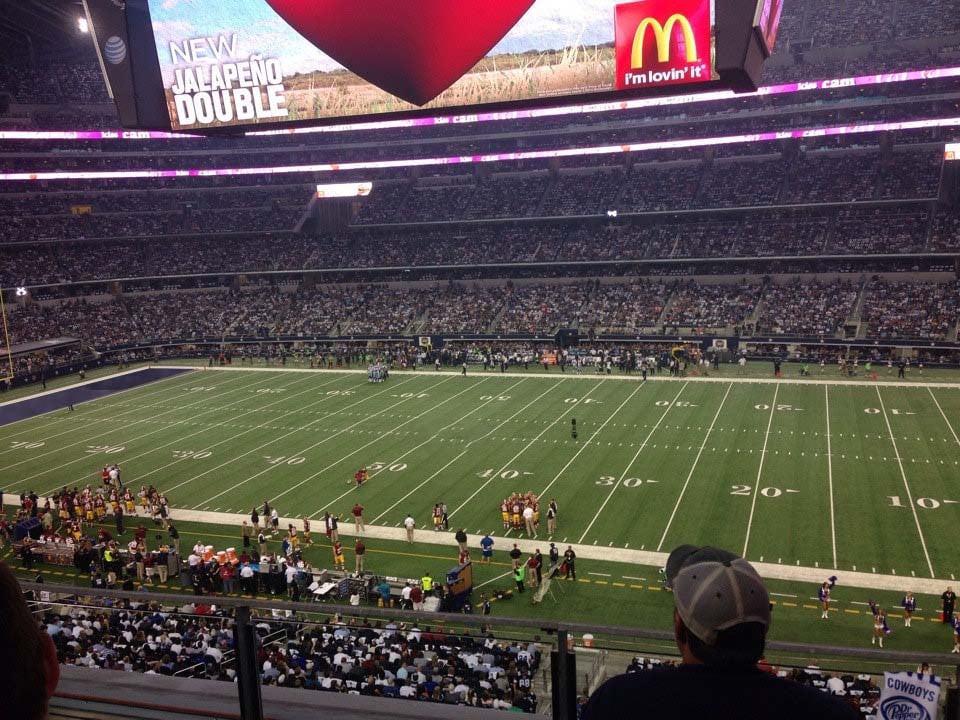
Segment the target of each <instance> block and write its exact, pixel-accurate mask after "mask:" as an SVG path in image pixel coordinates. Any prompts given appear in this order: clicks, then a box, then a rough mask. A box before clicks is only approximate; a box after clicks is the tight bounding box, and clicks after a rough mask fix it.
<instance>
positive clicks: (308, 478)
mask: <svg viewBox="0 0 960 720" xmlns="http://www.w3.org/2000/svg"><path fill="white" fill-rule="evenodd" d="M484 382H486V380H485V379H484V380H481V381H480V382H479V383H476V384H475V385H471V386H470V387H467V388H464V389H463V390H461V391H460V392H458V393H455V394H453V395H451V396H450V397H448V398H447V399H446V400H443V401H442V402H440V403H438V404H436V405H434V406H433V407H430V408H427V409H426V410H424V411H423V412H421V413H419V414H417V415H413V416H411V417H410V419H409V420H404V421H403V422H402V423H400V424H399V425H397V426H396V427H395V428H391V429H390V430H387V431H385V432H382V433H379V434H378V435H377V437H375V438H374V439H373V440H371V441H370V442H368V443H364V444H363V445H361V446H360V447H358V448H356V449H355V450H353V451H351V452H349V453H347V454H346V455H344V456H343V457H342V458H339V459H338V460H335V461H334V462H332V463H330V464H329V465H327V466H326V467H325V468H323V469H322V470H318V471H317V472H315V473H313V475H310V476H308V477H306V478H304V479H303V480H301V481H300V482H298V483H295V484H294V485H291V486H290V487H288V488H287V489H286V490H284V491H283V492H282V493H280V494H279V495H275V496H274V497H273V498H272V499H273V500H277V499H279V498H281V497H283V496H284V495H286V494H287V493H289V492H291V491H293V490H296V489H297V488H299V487H301V486H302V485H304V484H306V483H308V482H309V481H311V480H313V479H314V478H317V477H319V476H320V475H322V474H323V473H325V472H326V471H327V470H330V469H331V468H333V467H336V466H337V465H339V464H340V463H342V462H343V461H345V460H346V459H347V458H350V457H353V456H354V455H356V454H357V453H358V452H360V451H361V450H364V449H366V448H368V447H370V446H371V445H373V444H375V443H378V442H380V441H382V440H383V439H384V438H385V437H386V436H388V435H391V434H393V433H394V432H396V431H397V430H399V429H400V428H402V427H403V426H404V425H408V424H410V423H412V422H413V421H414V420H418V419H419V418H422V417H423V416H424V415H428V414H430V413H432V412H434V411H435V410H436V409H437V408H439V407H442V406H443V405H446V404H447V403H448V402H450V401H451V400H454V399H456V398H458V397H460V396H461V395H463V394H464V393H467V392H470V391H472V390H475V389H476V388H477V387H478V386H479V385H482V384H483V383H484ZM440 384H441V385H442V384H443V383H440ZM424 444H426V443H425V442H424V443H421V445H424ZM405 454H406V453H405ZM400 457H401V458H402V457H404V455H401V456H400ZM398 459H399V458H398ZM394 462H396V461H394ZM392 464H393V463H390V464H388V465H385V466H384V468H382V469H381V470H380V472H382V470H383V469H386V468H388V467H390V465H392ZM354 489H355V488H351V489H350V490H348V491H347V492H345V493H344V494H343V495H341V496H340V498H343V497H346V496H347V495H349V494H350V492H352V491H353V490H354ZM340 498H337V500H339V499H340ZM334 502H336V501H334ZM319 512H320V510H318V511H317V513H319ZM317 513H315V514H317Z"/></svg>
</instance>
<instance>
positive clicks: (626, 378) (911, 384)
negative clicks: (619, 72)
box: [150, 363, 960, 390]
mask: <svg viewBox="0 0 960 720" xmlns="http://www.w3.org/2000/svg"><path fill="white" fill-rule="evenodd" d="M150 367H171V368H177V369H184V368H189V369H192V370H205V371H211V372H288V373H311V374H313V375H317V374H319V373H324V372H336V373H343V374H348V373H352V374H354V375H360V374H363V375H365V374H366V372H367V371H366V370H365V369H359V370H354V369H345V368H340V369H337V370H326V369H313V370H311V369H308V368H274V367H212V368H211V367H207V366H206V365H176V364H172V365H165V364H162V363H158V364H156V365H151V366H150ZM402 372H403V373H406V372H409V373H410V374H413V375H421V376H425V375H426V374H427V373H420V372H417V371H402ZM397 374H401V372H398V373H397ZM429 375H430V376H440V375H454V376H460V370H441V371H439V372H435V371H430V373H429ZM471 377H483V375H476V374H471ZM495 377H500V378H535V379H540V380H554V379H556V378H557V377H558V376H557V375H556V374H555V373H554V374H551V373H542V372H526V373H521V372H506V373H497V374H496V375H495ZM599 377H600V376H598V375H593V374H587V375H565V376H563V379H565V380H590V381H596V380H597V379H599ZM604 379H605V380H613V381H619V382H634V383H640V382H644V381H643V380H642V378H641V377H640V376H639V375H606V376H604ZM647 381H652V382H662V383H670V382H673V383H681V382H682V383H687V382H702V383H719V384H723V383H736V384H739V385H779V384H781V383H787V384H789V385H851V386H856V387H868V388H869V387H872V386H873V385H874V384H875V383H874V382H873V381H871V380H829V379H826V378H823V379H813V378H811V379H805V378H804V379H802V378H795V379H794V378H788V379H784V378H779V379H777V378H767V377H762V378H745V377H723V376H709V377H703V376H698V377H696V378H689V377H683V378H676V377H671V376H668V375H665V376H656V375H652V376H649V377H648V378H647ZM882 384H883V386H884V387H897V388H925V387H931V388H952V389H955V390H956V389H960V383H955V382H926V381H924V382H920V381H906V380H904V381H899V380H889V381H884V382H883V383H882Z"/></svg>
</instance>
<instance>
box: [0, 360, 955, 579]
mask: <svg viewBox="0 0 960 720" xmlns="http://www.w3.org/2000/svg"><path fill="white" fill-rule="evenodd" d="M727 372H728V373H730V374H733V372H734V371H733V370H729V371H727ZM814 379H815V380H816V379H817V378H814ZM714 380H716V378H714ZM885 385H886V387H885ZM573 418H576V420H577V427H578V430H579V438H578V439H577V440H573V439H572V438H571V434H570V421H571V419H573ZM958 429H960V389H958V388H957V387H951V386H942V385H941V386H939V387H928V386H926V385H924V384H922V383H915V384H914V385H913V386H911V387H899V386H893V382H892V380H891V379H887V378H886V377H882V378H881V380H880V382H879V383H876V384H871V383H858V384H836V383H834V384H828V383H822V382H814V383H809V384H800V383H797V382H793V381H784V382H780V383H774V382H769V381H764V382H760V381H749V380H745V379H742V378H734V377H731V378H730V379H729V381H727V380H726V379H723V381H722V382H705V381H703V380H701V379H691V380H689V381H683V380H680V381H663V378H657V379H655V380H653V381H650V382H647V383H641V382H639V381H638V380H636V379H634V380H632V381H626V380H623V379H618V378H616V377H611V378H605V379H604V378H599V377H597V376H594V375H584V376H580V377H577V376H574V375H571V374H567V375H563V376H561V375H560V374H559V373H558V372H555V373H553V374H550V375H547V376H542V375H540V376H537V375H526V376H519V375H518V376H502V375H500V374H499V373H493V372H490V373H488V374H486V375H484V374H483V373H482V372H479V371H471V372H470V374H469V375H468V376H467V377H466V378H463V377H460V376H459V375H456V374H445V373H434V372H433V371H424V372H419V373H406V374H395V375H394V376H392V377H391V378H390V380H389V381H388V382H387V383H384V384H377V385H373V384H369V383H367V381H366V377H365V375H362V374H348V373H327V372H323V373H299V372H284V371H275V372H263V371H258V372H249V371H248V372H242V371H224V372H220V371H198V372H195V373H191V374H189V375H186V376H181V377H178V378H175V379H170V380H166V381H162V382H158V383H154V384H151V385H148V386H145V387H143V388H140V389H138V390H133V391H128V392H125V393H121V394H118V395H115V396H112V397H108V398H105V399H103V400H99V401H96V402H91V403H87V404H84V405H81V406H78V407H77V410H76V411H75V412H73V413H67V412H65V411H63V412H56V413H52V414H48V415H44V416H41V417H37V418H33V419H31V420H27V421H23V422H20V423H15V424H12V425H8V426H5V427H3V428H0V483H2V485H3V487H4V490H5V491H6V492H8V493H11V492H19V491H21V490H30V489H32V490H35V491H37V492H38V493H39V494H40V495H45V494H49V493H51V492H52V491H54V490H56V489H57V488H60V487H62V486H63V485H66V484H69V485H78V484H79V485H82V484H85V483H94V482H96V481H97V480H98V477H99V470H100V468H101V467H102V466H103V465H104V464H106V463H107V462H117V463H119V464H120V465H121V467H122V468H123V474H124V479H125V481H126V482H127V483H129V484H132V485H134V486H139V485H140V484H141V483H152V484H153V485H155V486H156V487H157V488H159V489H160V490H162V491H164V492H166V494H167V496H168V497H169V499H170V503H171V505H172V506H173V507H174V508H180V509H191V510H198V511H207V512H210V513H216V512H220V513H225V512H235V513H249V511H250V509H251V508H252V507H253V506H254V505H257V504H260V503H262V502H263V500H264V499H270V500H271V503H272V504H275V505H276V506H277V507H278V509H279V510H280V512H281V515H283V516H288V517H296V518H300V517H312V518H319V517H321V516H322V514H323V512H324V511H325V510H331V511H333V512H335V513H341V514H344V515H346V514H347V512H348V510H349V508H350V507H351V506H352V505H353V503H354V501H355V499H357V498H360V499H361V501H362V503H363V504H364V506H365V507H366V513H365V514H366V517H367V521H368V523H371V524H373V525H381V526H387V527H397V526H399V525H400V523H401V521H402V519H403V517H404V516H405V515H406V514H407V513H411V514H413V516H414V517H415V518H416V519H417V521H418V523H419V526H420V527H421V528H424V527H427V526H428V525H429V523H430V511H431V508H432V506H433V504H434V503H435V502H440V501H443V502H446V503H447V505H448V507H449V508H450V513H451V523H452V525H454V526H463V527H464V528H466V529H467V531H468V532H470V533H474V532H482V531H487V530H490V531H495V532H496V537H502V536H503V535H504V530H503V528H502V525H501V521H500V515H499V502H500V499H501V498H502V497H504V496H505V495H507V494H509V493H510V492H513V491H516V490H519V491H526V490H533V491H534V492H536V493H538V494H539V495H541V496H542V497H544V498H550V497H555V498H556V499H557V502H558V503H559V506H560V519H559V529H558V533H557V536H556V537H555V538H553V539H554V540H555V541H557V542H563V543H579V544H581V545H587V546H592V545H596V546H598V547H608V548H614V549H618V550H622V549H626V550H645V551H657V550H659V551H664V552H665V551H669V550H670V549H671V548H672V547H674V546H676V545H678V544H681V543H688V542H689V543H711V544H716V545H720V546H723V547H727V548H730V549H732V550H735V551H737V552H743V553H744V554H745V555H746V557H747V558H749V559H750V560H754V561H760V562H766V563H779V564H783V565H801V566H804V567H809V568H814V567H818V568H834V567H836V568H838V569H840V570H857V571H860V572H874V573H879V574H884V575H897V576H906V577H913V576H915V577H917V578H931V577H936V578H941V579H945V580H950V579H952V578H953V577H954V573H955V572H957V569H956V565H957V562H956V553H955V551H954V548H953V545H954V538H953V532H954V531H955V528H956V527H957V521H958V519H960V510H958V508H957V507H956V506H957V505H958V504H960V486H958V485H960V440H958V436H957V431H958ZM361 465H365V466H367V467H368V468H369V469H370V475H371V479H370V482H369V483H368V484H367V485H365V486H364V487H363V488H361V489H359V490H358V489H356V488H355V486H354V485H353V484H352V483H351V478H352V475H353V472H354V471H355V470H356V469H357V468H358V467H360V466H361ZM212 517H213V516H212ZM543 530H545V528H543ZM510 535H511V536H516V535H517V533H516V532H515V531H513V532H511V533H510ZM543 537H544V535H541V538H543ZM501 549H502V548H501Z"/></svg>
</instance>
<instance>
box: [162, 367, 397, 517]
mask: <svg viewBox="0 0 960 720" xmlns="http://www.w3.org/2000/svg"><path fill="white" fill-rule="evenodd" d="M413 379H414V378H410V379H409V380H405V381H404V382H403V383H400V384H401V385H403V384H405V383H407V382H410V380H413ZM385 392H387V390H381V391H380V392H378V393H374V394H373V395H369V396H367V397H365V398H361V399H360V400H357V401H356V402H353V403H351V404H350V405H347V406H345V407H344V408H342V409H343V410H346V409H348V408H351V407H353V406H355V405H359V404H360V403H362V402H364V401H366V400H370V399H372V398H375V397H377V396H379V395H383V394H384V393H385ZM390 407H392V406H390ZM386 409H389V408H386ZM339 412H340V411H339V410H334V411H333V412H331V413H330V414H329V415H325V416H321V417H318V418H317V419H316V420H313V421H311V422H308V423H307V424H306V425H304V426H303V427H301V428H297V429H296V430H291V431H290V432H288V433H285V434H283V435H280V436H278V437H275V438H272V439H270V440H268V441H267V442H265V443H263V444H261V445H258V446H257V447H255V448H252V449H251V450H247V451H246V452H245V453H242V454H240V455H237V456H235V457H232V458H230V459H229V460H227V461H225V462H222V463H220V464H219V465H217V466H216V467H212V468H210V469H209V470H204V471H203V472H202V473H200V474H198V475H194V476H193V477H191V478H188V479H186V480H184V481H183V482H180V483H177V484H176V485H173V486H171V487H168V488H167V489H166V490H165V491H164V492H173V491H174V490H176V489H178V488H181V487H183V486H184V485H188V484H190V483H192V482H193V481H194V480H199V479H200V478H202V477H205V476H207V475H209V474H210V473H212V472H214V471H215V470H219V469H220V468H223V467H226V466H227V465H229V464H231V463H233V462H236V461H237V460H239V459H240V458H243V457H246V456H247V455H250V454H252V453H255V452H258V451H260V450H262V449H263V448H265V447H268V446H270V445H272V444H273V443H275V442H277V441H279V440H283V439H284V438H286V437H289V436H290V435H293V434H294V433H295V432H299V431H301V430H304V429H306V428H309V427H310V426H311V425H314V424H316V423H318V422H320V421H321V420H325V419H326V418H328V417H330V416H332V415H337V414H338V413H339ZM348 427H352V426H348ZM211 499H212V498H211ZM208 502H209V501H208ZM202 504H203V503H200V505H202Z"/></svg>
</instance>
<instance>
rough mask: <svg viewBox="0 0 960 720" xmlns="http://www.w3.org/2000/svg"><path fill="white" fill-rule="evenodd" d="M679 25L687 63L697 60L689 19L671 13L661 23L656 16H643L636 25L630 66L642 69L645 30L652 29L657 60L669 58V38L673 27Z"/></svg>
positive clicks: (695, 42)
mask: <svg viewBox="0 0 960 720" xmlns="http://www.w3.org/2000/svg"><path fill="white" fill-rule="evenodd" d="M675 25H679V26H680V29H681V30H682V31H683V44H684V47H685V48H686V59H687V62H688V63H695V62H696V61H697V40H696V38H695V37H694V36H693V28H692V27H691V26H690V21H689V20H687V18H686V17H685V16H683V15H681V14H680V13H674V14H673V15H671V16H670V17H669V18H668V19H667V22H665V23H664V24H663V25H661V24H660V21H659V20H657V19H656V18H652V17H648V18H645V19H644V20H643V21H642V22H641V23H640V24H639V25H638V26H637V32H636V33H635V34H634V36H633V47H632V48H631V51H630V66H631V67H633V68H635V69H639V70H642V69H643V43H644V39H645V38H646V36H647V30H652V31H653V37H654V40H655V41H656V43H657V61H658V62H661V63H665V62H669V60H670V38H671V37H672V36H673V28H674V26H675Z"/></svg>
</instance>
